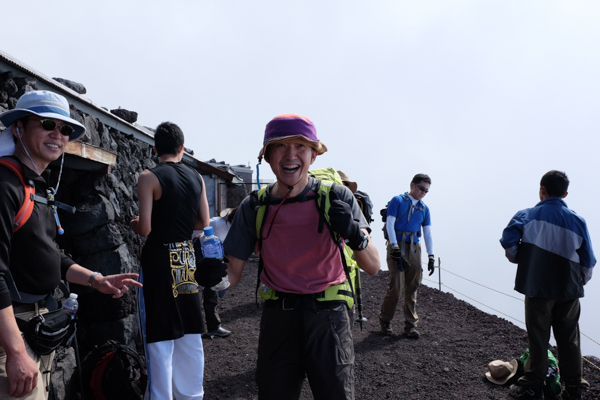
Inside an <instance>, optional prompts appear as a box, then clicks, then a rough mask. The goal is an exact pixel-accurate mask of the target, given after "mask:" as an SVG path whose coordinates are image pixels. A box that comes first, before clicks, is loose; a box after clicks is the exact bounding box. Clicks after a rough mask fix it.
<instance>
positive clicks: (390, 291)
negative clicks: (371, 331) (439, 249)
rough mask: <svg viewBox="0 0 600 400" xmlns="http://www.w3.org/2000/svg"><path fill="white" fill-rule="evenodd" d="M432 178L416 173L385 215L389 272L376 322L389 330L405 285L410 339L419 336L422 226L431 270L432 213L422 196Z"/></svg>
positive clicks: (384, 330)
mask: <svg viewBox="0 0 600 400" xmlns="http://www.w3.org/2000/svg"><path fill="white" fill-rule="evenodd" d="M430 186H431V179H430V178H429V176H427V175H425V174H417V175H415V176H414V178H413V179H412V182H411V183H410V192H408V193H404V194H402V195H400V196H395V197H394V198H393V199H392V200H391V201H390V202H389V204H388V207H387V217H386V233H387V239H388V241H387V257H386V259H387V265H388V270H389V273H390V283H389V285H388V288H387V291H386V293H385V297H384V298H383V304H382V305H381V313H380V314H379V323H380V325H381V331H382V332H383V333H384V334H386V335H390V334H391V333H392V327H391V320H392V318H394V313H395V312H396V306H397V305H398V299H399V298H400V293H401V292H402V289H404V308H403V310H404V332H403V334H404V335H406V336H407V337H409V338H411V339H418V338H419V332H418V331H417V323H418V322H419V317H418V315H417V311H416V305H417V289H418V288H419V285H420V284H421V280H422V279H423V269H422V267H421V245H420V238H421V227H423V238H424V240H425V246H426V247H427V254H428V255H429V263H428V270H429V275H431V274H432V273H433V271H434V261H433V260H434V257H433V240H432V236H431V216H430V213H429V207H427V206H426V205H425V203H423V201H422V200H423V198H424V197H425V195H426V194H427V192H429V187H430Z"/></svg>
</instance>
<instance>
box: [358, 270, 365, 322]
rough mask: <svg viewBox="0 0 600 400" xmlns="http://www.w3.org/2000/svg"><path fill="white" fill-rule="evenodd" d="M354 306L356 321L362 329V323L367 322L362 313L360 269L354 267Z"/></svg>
mask: <svg viewBox="0 0 600 400" xmlns="http://www.w3.org/2000/svg"><path fill="white" fill-rule="evenodd" d="M356 308H357V309H358V318H356V322H358V323H359V325H360V330H361V331H362V329H363V323H365V322H367V319H366V318H365V317H364V315H363V304H362V284H361V283H360V270H359V269H358V268H357V269H356Z"/></svg>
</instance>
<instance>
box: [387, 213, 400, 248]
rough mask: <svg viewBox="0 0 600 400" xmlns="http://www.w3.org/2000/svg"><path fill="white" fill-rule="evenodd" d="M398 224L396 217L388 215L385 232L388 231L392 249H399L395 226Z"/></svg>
mask: <svg viewBox="0 0 600 400" xmlns="http://www.w3.org/2000/svg"><path fill="white" fill-rule="evenodd" d="M395 224H396V217H394V216H392V215H388V216H387V218H386V220H385V230H386V231H387V234H388V238H389V242H390V245H391V246H392V247H398V239H397V238H396V230H395V229H394V225H395Z"/></svg>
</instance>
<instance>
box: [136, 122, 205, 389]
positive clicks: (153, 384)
mask: <svg viewBox="0 0 600 400" xmlns="http://www.w3.org/2000/svg"><path fill="white" fill-rule="evenodd" d="M154 139H155V146H154V151H155V152H156V154H157V155H158V160H159V165H158V166H157V167H155V168H153V169H151V170H145V171H144V172H143V173H142V174H141V175H140V177H139V180H138V197H139V202H140V215H139V217H135V218H134V219H133V220H131V223H130V225H131V228H132V230H133V231H134V232H135V233H137V234H140V235H142V236H147V237H148V239H147V240H146V244H145V245H144V248H143V250H142V259H141V264H142V273H143V282H144V290H143V293H141V294H140V307H142V304H143V307H144V311H145V313H144V315H145V318H146V321H145V326H144V328H145V334H146V335H145V336H146V343H147V346H148V354H147V364H148V374H149V384H148V390H147V393H146V399H170V398H172V396H173V394H175V398H177V397H178V396H183V397H185V398H186V399H202V397H203V395H204V389H203V384H202V380H203V374H204V350H203V347H202V339H201V334H202V330H203V326H204V323H203V321H202V313H201V299H200V289H199V285H198V283H197V282H196V278H195V270H196V261H195V254H194V248H193V246H192V243H191V238H192V232H193V230H194V229H202V228H204V227H206V226H208V225H209V223H210V215H209V211H208V201H207V199H206V192H205V190H204V181H203V180H202V177H201V176H200V175H199V174H198V172H196V171H194V170H192V169H191V168H189V167H187V166H186V165H184V164H183V163H182V162H181V159H182V158H183V143H184V136H183V132H182V131H181V129H180V128H179V127H178V126H177V125H175V124H173V123H170V122H163V123H162V124H160V125H159V126H158V128H157V129H156V134H155V136H154Z"/></svg>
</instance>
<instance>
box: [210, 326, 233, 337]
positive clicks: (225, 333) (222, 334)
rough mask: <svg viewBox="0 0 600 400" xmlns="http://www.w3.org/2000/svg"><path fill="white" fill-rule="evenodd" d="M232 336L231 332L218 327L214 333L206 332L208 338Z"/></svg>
mask: <svg viewBox="0 0 600 400" xmlns="http://www.w3.org/2000/svg"><path fill="white" fill-rule="evenodd" d="M230 334H231V332H230V331H228V330H227V329H225V328H223V327H221V326H220V327H218V328H217V329H215V330H214V331H210V332H206V336H219V337H227V336H229V335H230Z"/></svg>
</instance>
